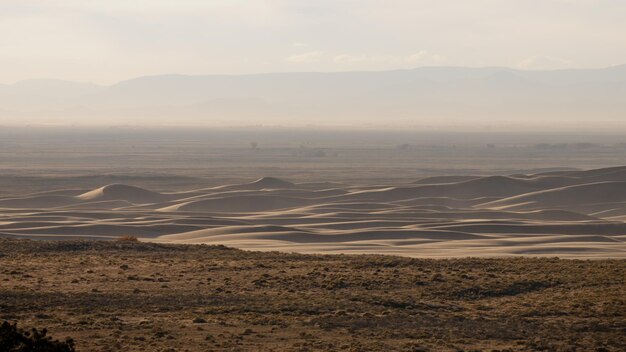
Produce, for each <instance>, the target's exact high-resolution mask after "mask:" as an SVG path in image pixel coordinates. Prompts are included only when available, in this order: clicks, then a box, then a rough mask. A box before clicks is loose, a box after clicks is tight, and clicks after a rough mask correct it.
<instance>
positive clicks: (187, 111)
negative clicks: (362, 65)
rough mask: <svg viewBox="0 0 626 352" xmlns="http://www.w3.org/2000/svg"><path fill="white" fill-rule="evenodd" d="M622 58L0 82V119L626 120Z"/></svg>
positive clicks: (403, 122)
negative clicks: (534, 64) (549, 64)
mask: <svg viewBox="0 0 626 352" xmlns="http://www.w3.org/2000/svg"><path fill="white" fill-rule="evenodd" d="M625 113H626V65H621V66H613V67H609V68H604V69H571V70H554V71H523V70H515V69H510V68H502V67H488V68H463V67H424V68H416V69H412V70H394V71H379V72H335V73H269V74H254V75H201V76H189V75H156V76H144V77H138V78H134V79H130V80H125V81H122V82H119V83H116V84H113V85H110V86H103V85H96V84H90V83H77V82H68V81H62V80H50V79H33V80H25V81H20V82H17V83H14V84H10V85H0V124H31V123H55V124H84V125H90V124H107V125H115V124H157V125H159V124H164V125H175V124H182V125H250V124H253V125H259V124H286V125H307V124H319V125H355V124H356V125H364V124H365V125H367V124H374V125H386V124H388V125H394V124H395V125H414V126H443V125H467V126H469V125H472V124H479V125H481V124H483V125H485V124H495V125H520V124H536V125H546V126H547V125H554V126H558V125H564V124H565V125H576V124H586V125H593V124H599V125H604V124H608V125H611V124H618V125H619V124H623V120H624V114H625Z"/></svg>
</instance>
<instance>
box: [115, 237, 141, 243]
mask: <svg viewBox="0 0 626 352" xmlns="http://www.w3.org/2000/svg"><path fill="white" fill-rule="evenodd" d="M116 241H118V242H139V239H138V238H137V237H135V236H120V237H118V238H117V239H116Z"/></svg>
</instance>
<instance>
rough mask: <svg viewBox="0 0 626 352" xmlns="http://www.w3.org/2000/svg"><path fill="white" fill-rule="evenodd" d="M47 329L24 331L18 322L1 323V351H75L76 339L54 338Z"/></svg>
mask: <svg viewBox="0 0 626 352" xmlns="http://www.w3.org/2000/svg"><path fill="white" fill-rule="evenodd" d="M47 333H48V331H47V330H46V329H42V330H37V329H34V328H33V329H31V330H30V331H24V330H22V329H18V328H17V323H13V324H11V323H9V322H7V321H5V322H3V323H2V325H0V351H4V352H75V351H76V350H75V349H74V341H73V340H72V339H66V340H65V341H58V340H52V338H51V337H50V336H46V334H47Z"/></svg>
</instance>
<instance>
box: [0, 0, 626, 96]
mask: <svg viewBox="0 0 626 352" xmlns="http://www.w3.org/2000/svg"><path fill="white" fill-rule="evenodd" d="M624 63H626V1H624V0H379V1H375V0H309V1H304V0H0V83H13V82H16V81H19V80H23V79H30V78H59V79H68V80H75V81H83V82H94V83H101V84H111V83H115V82H117V81H120V80H124V79H128V78H133V77H137V76H143V75H152V74H169V73H180V74H247V73H262V72H286V71H351V70H388V69H400V68H413V67H419V66H508V67H514V68H521V69H559V68H596V67H606V66H611V65H616V64H624Z"/></svg>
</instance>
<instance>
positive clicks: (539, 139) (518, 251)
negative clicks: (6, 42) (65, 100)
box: [0, 128, 626, 351]
mask: <svg viewBox="0 0 626 352" xmlns="http://www.w3.org/2000/svg"><path fill="white" fill-rule="evenodd" d="M0 134H1V135H2V137H3V138H2V140H1V141H0V146H1V147H2V152H1V153H0V166H1V167H2V170H1V172H0V180H1V181H2V184H1V187H0V237H2V238H3V239H2V242H0V263H1V264H2V271H1V272H0V280H2V281H1V282H2V285H1V286H0V297H1V298H2V300H1V302H2V303H1V304H0V318H2V319H4V320H16V321H18V322H19V323H20V324H22V325H25V326H26V327H28V326H38V327H39V326H45V327H48V328H49V330H50V332H51V334H52V335H53V336H55V337H64V336H66V335H67V336H71V337H73V338H74V339H75V340H76V341H77V347H78V350H80V351H119V350H128V351H135V350H137V351H139V350H144V351H152V350H161V351H168V350H169V351H205V350H260V349H261V350H341V349H344V350H364V351H368V350H411V351H415V350H417V351H419V350H434V351H436V350H503V351H504V350H511V351H518V350H520V351H521V350H555V351H557V350H563V351H574V350H580V351H583V350H597V351H619V350H623V348H624V333H625V331H626V330H625V329H626V318H625V317H624V312H625V311H626V309H625V306H624V304H625V303H624V302H625V300H626V297H625V296H626V293H625V292H626V290H625V289H626V287H625V282H624V281H625V277H626V264H625V261H624V258H626V242H625V241H626V223H624V221H625V220H626V167H625V166H623V165H626V144H624V142H623V141H622V140H621V137H619V136H610V135H608V136H595V137H589V136H585V137H584V138H585V139H582V140H583V141H582V142H581V138H583V137H581V136H569V135H568V136H544V135H537V134H533V135H511V136H502V135H499V134H496V135H493V134H483V135H481V134H475V135H471V134H470V135H468V134H458V135H454V134H447V135H437V134H424V135H413V134H410V133H373V132H362V133H348V132H341V131H339V132H336V131H335V132H329V131H318V130H315V129H314V130H312V131H309V130H307V131H281V130H278V131H277V130H274V129H250V130H244V131H230V130H225V131H219V133H218V132H215V131H193V130H180V131H176V130H175V131H172V130H158V129H157V130H147V131H146V130H135V129H132V128H121V129H113V130H111V131H104V132H103V131H101V130H97V131H93V130H89V129H87V130H81V129H73V130H69V131H67V130H59V129H52V130H50V129H43V130H36V129H35V130H33V129H5V130H3V131H2V132H0ZM135 239H136V241H135ZM325 254H332V255H325Z"/></svg>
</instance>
